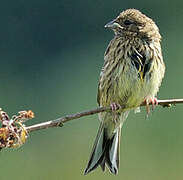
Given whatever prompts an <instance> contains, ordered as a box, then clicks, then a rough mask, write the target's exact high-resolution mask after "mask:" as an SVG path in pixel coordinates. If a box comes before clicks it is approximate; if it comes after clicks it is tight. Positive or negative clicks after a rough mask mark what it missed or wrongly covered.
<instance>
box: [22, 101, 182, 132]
mask: <svg viewBox="0 0 183 180" xmlns="http://www.w3.org/2000/svg"><path fill="white" fill-rule="evenodd" d="M180 103H183V99H168V100H158V105H160V106H162V107H170V106H171V105H172V104H173V105H175V104H180ZM145 105H146V104H145V103H142V104H141V105H140V106H145ZM122 109H123V107H122ZM104 111H111V107H99V108H96V109H92V110H88V111H84V112H79V113H76V114H71V115H66V116H64V117H60V118H58V119H55V120H50V121H47V122H43V123H39V124H34V125H32V126H27V127H26V128H25V129H26V131H27V132H28V133H29V132H33V131H37V130H41V129H46V128H50V127H62V126H63V124H64V123H65V122H67V121H70V120H73V119H78V118H81V117H83V116H89V115H93V114H97V113H100V112H104Z"/></svg>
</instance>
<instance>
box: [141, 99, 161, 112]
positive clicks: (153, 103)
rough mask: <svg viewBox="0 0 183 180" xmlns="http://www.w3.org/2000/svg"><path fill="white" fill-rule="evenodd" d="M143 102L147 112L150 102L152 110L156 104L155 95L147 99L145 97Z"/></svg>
mask: <svg viewBox="0 0 183 180" xmlns="http://www.w3.org/2000/svg"><path fill="white" fill-rule="evenodd" d="M144 102H145V105H146V111H147V114H149V113H150V106H149V104H152V110H154V108H155V107H156V106H157V105H158V100H157V98H155V97H153V98H147V99H145V101H144Z"/></svg>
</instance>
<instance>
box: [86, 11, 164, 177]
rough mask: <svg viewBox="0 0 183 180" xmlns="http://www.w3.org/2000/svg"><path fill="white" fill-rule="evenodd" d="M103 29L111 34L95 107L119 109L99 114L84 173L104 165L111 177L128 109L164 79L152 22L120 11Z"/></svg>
mask: <svg viewBox="0 0 183 180" xmlns="http://www.w3.org/2000/svg"><path fill="white" fill-rule="evenodd" d="M105 27H108V28H111V29H112V30H113V31H114V34H115V36H114V38H113V39H112V40H111V42H110V43H109V45H108V47H107V49H106V52H105V55H104V65H103V68H102V71H101V74H100V80H99V86H98V96H97V101H98V104H99V106H109V105H110V104H112V103H116V104H119V105H120V106H122V107H123V108H122V110H120V111H117V112H104V113H100V114H99V119H100V121H101V125H100V128H99V132H98V135H97V138H96V140H95V144H94V147H93V151H92V154H91V157H90V160H89V163H88V166H87V168H86V170H85V174H87V173H89V172H90V171H92V170H94V169H95V168H96V167H97V166H98V165H100V166H101V167H102V170H104V169H105V165H107V167H108V168H109V170H110V171H111V172H112V173H113V174H117V172H118V167H119V143H120V129H121V127H122V124H123V122H124V121H125V119H126V118H127V116H128V113H129V111H130V110H131V109H135V108H137V107H139V105H140V104H141V103H142V102H143V101H144V100H148V99H153V98H154V97H155V95H156V94H157V92H158V90H159V87H160V85H161V81H162V79H163V77H164V72H165V65H164V62H163V58H162V53H161V45H160V41H161V36H160V34H159V30H158V27H157V26H156V24H155V23H154V22H153V20H152V19H150V18H148V17H147V16H145V15H143V14H142V13H141V12H140V11H138V10H136V9H128V10H126V11H123V12H122V13H121V14H120V15H119V16H118V17H117V18H116V19H114V20H113V21H111V22H110V23H108V24H106V26H105Z"/></svg>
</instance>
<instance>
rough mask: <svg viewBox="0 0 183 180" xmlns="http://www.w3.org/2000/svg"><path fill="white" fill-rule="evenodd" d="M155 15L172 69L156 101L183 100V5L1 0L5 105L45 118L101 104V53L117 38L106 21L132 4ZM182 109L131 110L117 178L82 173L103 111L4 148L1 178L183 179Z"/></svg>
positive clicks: (0, 94) (0, 93) (1, 96)
mask: <svg viewBox="0 0 183 180" xmlns="http://www.w3.org/2000/svg"><path fill="white" fill-rule="evenodd" d="M130 7H131V8H137V9H139V10H141V11H142V12H144V13H145V14H146V15H148V16H150V17H151V18H153V19H154V20H155V21H156V23H157V24H158V26H159V28H160V32H161V34H162V37H163V41H162V49H163V54H164V60H165V63H166V66H167V69H166V77H165V79H164V81H163V84H162V87H161V89H160V93H159V94H158V97H159V98H161V99H165V98H174V97H177V98H178V97H183V84H182V75H183V70H182V67H183V36H182V32H183V30H182V29H183V21H182V18H183V10H182V9H183V1H180V0H174V1H166V0H161V1H160V0H153V1H147V0H137V1H135V0H128V1H124V0H114V1H111V0H105V1H104V0H88V1H84V0H77V1H76V0H52V1H51V0H29V1H25V0H16V1H15V0H7V1H2V0H1V1H0V82H1V84H0V107H2V108H3V109H4V110H5V111H7V112H8V113H9V114H13V113H15V112H17V111H19V110H25V109H32V110H33V111H34V112H35V115H36V118H35V119H33V120H32V121H30V122H28V124H31V123H38V122H43V121H46V120H50V119H55V118H58V117H60V116H63V115H66V114H70V113H74V112H78V111H82V110H87V109H91V108H94V107H96V92H97V81H98V77H99V73H100V69H101V66H102V64H103V53H104V51H105V48H106V46H107V44H108V42H109V40H110V39H111V38H112V37H113V33H112V32H110V31H109V30H106V29H104V25H105V23H107V22H108V21H110V20H112V19H113V18H114V17H116V16H117V15H118V14H119V13H120V11H122V10H124V9H126V8H130ZM182 108H183V106H182V105H178V106H176V107H175V108H174V107H173V108H170V109H167V108H165V109H163V108H161V107H158V108H157V109H156V110H155V111H154V112H153V114H152V115H151V116H150V117H149V119H148V120H147V119H146V115H145V114H146V113H145V110H144V108H142V112H141V113H138V114H134V113H133V112H132V113H131V114H130V116H129V118H128V120H127V121H126V123H125V125H124V127H123V130H122V133H123V135H122V139H121V163H120V171H119V174H118V176H112V175H111V174H110V173H109V172H106V173H102V172H101V170H100V169H97V170H96V171H95V172H94V173H92V174H89V175H88V176H83V170H84V168H85V166H86V164H87V160H88V157H89V154H90V151H91V148H92V143H93V141H94V139H95V136H96V133H97V129H98V124H99V122H98V119H97V115H94V116H91V117H85V118H82V119H80V120H74V121H71V122H69V123H67V124H65V126H64V127H63V128H53V129H48V130H42V131H37V132H34V133H32V134H31V135H30V138H29V139H28V141H27V143H26V144H25V145H24V146H22V147H21V148H19V149H15V150H10V149H7V150H3V151H1V152H0V172H1V173H0V179H2V180H9V179H14V180H25V179H26V180H50V179H52V180H68V179H69V180H70V179H71V180H72V179H73V180H75V179H78V180H82V179H85V180H91V179H100V180H102V179H103V180H109V179H116V180H117V179H118V180H119V179H123V180H155V179H156V180H163V179H166V180H172V179H182V178H183V171H182V170H183V141H182V139H183V120H182V114H183V112H182Z"/></svg>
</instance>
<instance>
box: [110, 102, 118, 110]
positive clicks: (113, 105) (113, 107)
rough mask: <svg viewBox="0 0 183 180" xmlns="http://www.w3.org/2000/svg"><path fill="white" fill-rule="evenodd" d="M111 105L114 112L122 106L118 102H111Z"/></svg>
mask: <svg viewBox="0 0 183 180" xmlns="http://www.w3.org/2000/svg"><path fill="white" fill-rule="evenodd" d="M110 107H111V110H112V112H115V111H117V110H118V109H120V108H121V105H120V104H117V103H111V104H110Z"/></svg>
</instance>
